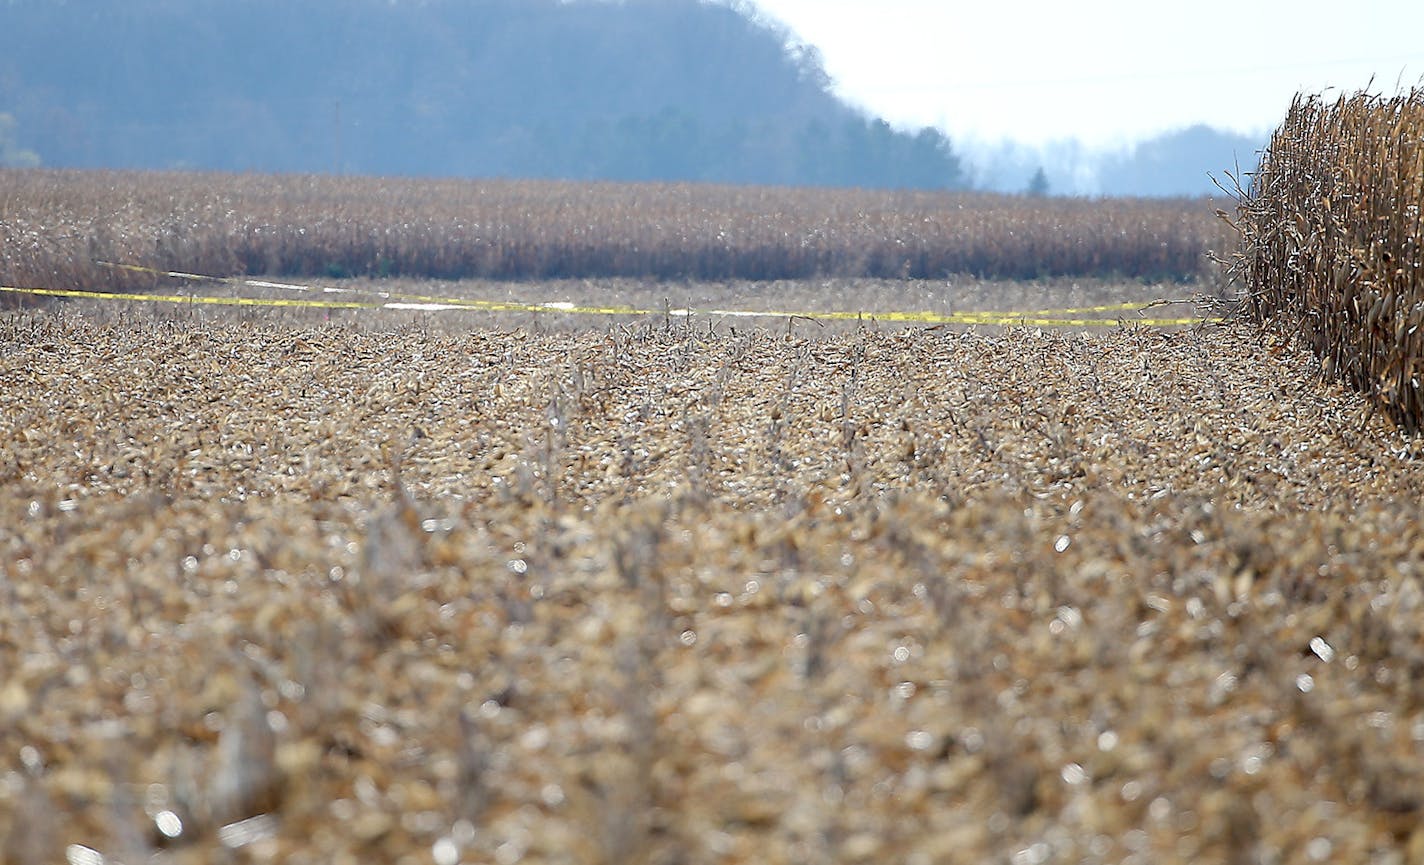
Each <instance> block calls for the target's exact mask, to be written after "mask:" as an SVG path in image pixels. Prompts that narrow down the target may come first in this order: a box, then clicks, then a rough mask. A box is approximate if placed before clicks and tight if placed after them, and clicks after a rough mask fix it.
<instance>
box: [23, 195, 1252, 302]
mask: <svg viewBox="0 0 1424 865" xmlns="http://www.w3.org/2000/svg"><path fill="white" fill-rule="evenodd" d="M1227 243H1228V237H1227V235H1226V233H1225V232H1224V230H1223V228H1222V227H1221V226H1220V225H1219V224H1218V223H1217V222H1216V221H1215V220H1214V219H1212V218H1211V209H1210V207H1209V206H1208V205H1207V203H1206V202H1205V201H1203V200H1198V199H1192V200H1166V201H1152V200H1141V201H1113V202H1097V201H1086V200H1072V199H1029V198H1021V197H1014V196H1002V195H989V194H951V193H912V192H901V193H895V192H872V191H857V190H815V189H776V188H750V187H717V186H703V185H658V184H621V185H620V184H589V183H563V182H553V181H549V182H540V181H478V182H477V181H463V180H411V179H404V180H398V179H377V178H355V177H316V176H286V177H272V176H259V175H216V174H157V173H118V172H77V171H33V170H27V171H19V170H12V171H0V285H12V286H22V287H35V288H60V289H68V288H79V289H119V290H134V289H148V288H152V287H153V286H154V285H155V284H156V282H155V279H154V277H152V276H148V275H143V274H138V273H134V272H132V271H122V270H115V269H112V268H104V267H99V266H96V265H95V263H94V262H95V260H96V259H98V260H106V261H119V262H126V263H130V264H140V265H146V266H150V267H156V268H160V269H175V270H183V271H189V272H198V273H204V274H210V275H231V274H242V273H246V274H267V275H286V276H407V277H427V278H439V279H457V278H471V277H479V278H497V279H548V278H564V277H576V278H590V277H655V278H660V279H701V280H723V279H743V280H773V279H799V278H807V277H877V278H897V279H898V278H940V277H943V276H946V275H949V274H968V275H974V276H977V277H981V278H997V279H1029V278H1040V277H1051V276H1095V277H1108V276H1116V277H1118V278H1126V279H1151V280H1190V279H1193V278H1195V277H1197V276H1198V275H1199V274H1200V273H1201V272H1202V269H1203V264H1204V260H1205V255H1206V253H1207V252H1208V250H1217V251H1220V250H1223V249H1225V248H1226V245H1227Z"/></svg>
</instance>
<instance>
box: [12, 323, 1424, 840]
mask: <svg viewBox="0 0 1424 865" xmlns="http://www.w3.org/2000/svg"><path fill="white" fill-rule="evenodd" d="M244 315H245V314H244ZM1268 343H1269V344H1268V345H1267V346H1266V348H1268V349H1269V350H1262V349H1261V348H1260V347H1259V337H1258V335H1257V334H1256V333H1254V332H1250V331H1247V330H1244V329H1241V328H1239V327H1232V328H1208V329H1204V330H1183V331H1176V332H1171V333H1159V332H1150V331H1141V330H1131V329H1123V330H1116V331H1111V332H1107V333H1102V334H1097V335H1092V336H1081V335H1072V334H1064V333H1054V332H1040V331H1031V330H1014V331H1010V332H1008V333H1005V334H1001V335H995V336H984V335H978V334H973V333H955V332H950V331H947V330H937V331H927V330H910V331H903V332H894V333H891V332H880V331H877V330H854V331H850V332H842V333H836V334H832V335H830V336H828V337H826V338H821V339H806V338H803V337H802V331H800V330H798V331H797V333H796V334H795V335H793V336H790V337H788V336H787V335H786V334H785V332H784V331H783V330H782V329H781V328H777V329H774V330H761V329H757V328H751V329H748V330H745V331H739V332H738V333H737V334H735V335H732V334H730V333H728V332H727V331H725V330H722V331H718V332H715V333H712V332H708V331H707V330H706V329H703V328H700V327H695V326H692V327H689V326H685V325H684V326H679V323H677V322H665V321H662V320H656V321H653V320H646V321H642V322H640V323H638V324H635V325H629V324H619V325H616V326H611V327H608V328H603V329H595V328H584V329H581V330H577V331H569V332H563V333H558V332H544V331H540V330H534V329H517V330H494V329H478V328H476V329H471V330H469V331H467V332H463V333H455V334H442V333H437V332H433V331H431V330H425V329H420V328H414V327H410V326H404V327H401V328H397V329H394V330H389V329H386V330H383V329H377V328H373V327H365V326H351V325H344V326H328V327H312V326H294V325H291V324H284V323H280V322H274V321H273V320H271V319H254V320H246V321H241V320H229V321H226V322H224V321H220V320H216V321H214V320H210V321H199V320H195V319H193V318H192V317H189V316H186V315H184V316H178V317H175V318H160V317H148V316H146V315H139V314H135V313H134V312H132V311H127V312H124V313H123V314H122V315H121V316H119V317H118V318H116V319H110V320H107V321H96V320H94V319H88V318H77V317H75V316H74V315H73V314H71V313H50V312H45V313H40V314H27V315H20V314H14V313H12V314H10V315H8V316H7V317H5V318H3V319H0V442H3V450H0V670H2V671H4V675H3V677H0V839H3V843H0V859H3V860H4V861H7V862H24V863H30V862H36V861H57V860H58V859H59V858H60V857H62V856H64V855H65V851H66V849H67V850H68V855H69V857H70V861H72V862H73V861H79V862H97V861H99V860H98V859H96V858H94V857H95V853H93V852H91V851H98V852H101V853H102V854H103V855H104V856H105V857H107V859H106V860H105V861H123V862H130V863H132V862H139V861H146V860H150V857H152V856H154V855H155V852H157V854H158V855H159V859H158V860H154V861H167V862H175V863H182V862H195V863H196V862H204V863H206V862H263V861H278V862H368V861H384V862H432V861H433V862H437V863H442V865H445V863H455V862H458V861H468V862H507V863H508V862H515V861H526V862H570V863H574V862H588V863H594V862H608V863H614V862H617V863H624V862H650V863H674V862H680V863H702V862H709V863H710V862H758V863H776V862H795V863H831V862H837V863H839V862H886V861H896V862H911V863H920V862H923V863H939V862H955V861H972V862H1002V863H1009V862H1012V863H1023V862H1053V861H1065V862H1115V863H1117V862H1137V863H1175V862H1193V863H1206V862H1219V863H1248V862H1282V863H1295V862H1310V861H1339V862H1374V863H1381V865H1384V863H1406V862H1416V861H1420V860H1421V858H1424V831H1422V830H1420V829H1419V826H1420V825H1421V820H1420V811H1421V808H1422V807H1424V771H1421V768H1420V767H1421V765H1424V762H1421V760H1420V759H1419V754H1420V749H1421V747H1424V744H1421V743H1424V632H1422V631H1421V623H1424V616H1421V613H1424V588H1421V579H1424V533H1421V529H1420V525H1419V522H1418V519H1417V502H1418V501H1419V499H1420V496H1421V493H1424V476H1421V473H1420V470H1419V467H1418V463H1417V462H1416V461H1414V459H1413V456H1412V454H1411V448H1410V446H1409V443H1408V442H1407V441H1406V440H1404V439H1402V438H1400V437H1399V435H1398V433H1397V432H1395V431H1394V430H1393V429H1392V428H1389V427H1387V426H1385V425H1384V424H1383V422H1382V420H1381V419H1379V418H1375V419H1371V420H1368V421H1363V420H1362V418H1363V415H1364V406H1363V403H1362V401H1361V399H1360V398H1358V397H1356V396H1355V395H1354V394H1353V393H1351V392H1347V391H1343V390H1340V389H1335V388H1330V387H1322V386H1320V385H1319V384H1317V383H1316V382H1315V381H1312V380H1310V379H1309V378H1306V377H1302V375H1301V373H1300V370H1301V367H1302V365H1304V364H1307V363H1308V359H1307V358H1302V357H1301V356H1299V354H1297V352H1296V351H1295V350H1294V349H1293V348H1292V347H1291V346H1290V345H1288V344H1286V343H1284V342H1281V343H1280V344H1275V343H1274V342H1270V341H1269V340H1268ZM170 836H171V837H170Z"/></svg>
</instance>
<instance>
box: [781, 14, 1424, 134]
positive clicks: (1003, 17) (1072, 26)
mask: <svg viewBox="0 0 1424 865" xmlns="http://www.w3.org/2000/svg"><path fill="white" fill-rule="evenodd" d="M755 2H756V5H757V6H758V7H760V8H761V9H762V10H764V12H766V13H767V14H768V15H769V16H770V17H771V18H773V19H776V20H778V21H780V22H781V23H783V24H785V25H787V26H788V27H790V28H791V29H792V30H793V31H794V32H795V33H796V34H797V35H798V36H799V37H800V38H801V39H802V40H803V41H805V42H809V43H811V44H813V45H815V46H817V47H818V48H819V49H820V51H821V53H822V58H823V60H824V63H825V67H826V71H827V72H829V73H830V75H831V77H832V78H834V79H835V80H836V82H837V84H838V87H837V92H838V93H840V94H841V95H842V96H844V97H846V98H847V99H849V100H851V101H852V102H855V103H858V104H861V105H864V106H866V107H868V108H870V109H871V110H873V111H874V112H875V113H876V114H879V115H880V116H883V117H885V118H887V119H888V120H890V121H891V122H893V123H896V124H907V125H909V124H913V125H917V126H921V125H934V126H939V127H941V128H943V129H946V130H947V131H949V132H950V133H951V135H952V136H953V137H960V138H974V139H979V140H994V139H999V138H1012V139H1016V140H1020V141H1023V142H1026V143H1043V142H1045V141H1049V140H1056V139H1065V138H1078V139H1080V140H1082V141H1084V142H1085V143H1089V144H1093V145H1107V144H1115V143H1120V142H1124V141H1126V140H1131V139H1136V138H1142V137H1145V136H1148V135H1151V134H1155V133H1158V132H1162V131H1166V130H1168V129H1174V128H1179V127H1183V126H1189V125H1191V124H1193V123H1198V122H1205V123H1210V124H1212V125H1215V126H1219V127H1223V128H1227V129H1233V130H1236V131H1241V132H1257V131H1261V132H1265V131H1269V130H1270V129H1272V128H1274V127H1275V125H1276V124H1277V123H1278V122H1279V121H1280V119H1281V117H1282V116H1283V115H1284V114H1285V111H1286V108H1287V107H1288V106H1289V105H1290V100H1291V97H1292V96H1293V95H1294V94H1295V93H1296V91H1297V90H1307V91H1312V92H1318V91H1321V90H1323V89H1325V88H1329V87H1334V88H1336V89H1337V91H1338V90H1339V89H1344V90H1347V91H1351V92H1353V91H1355V90H1358V89H1360V88H1362V87H1364V86H1365V85H1366V84H1367V83H1368V82H1369V81H1370V77H1371V76H1372V75H1373V76H1374V79H1375V85H1374V89H1376V90H1383V91H1385V92H1387V93H1393V92H1395V89H1396V83H1397V82H1399V81H1401V80H1402V82H1403V84H1404V85H1405V86H1406V87H1408V86H1409V85H1418V84H1420V83H1421V81H1424V0H1357V2H1354V3H1348V4H1347V3H1344V2H1341V0H1291V2H1278V0H1267V2H1258V0H1177V2H1174V3H1155V2H1143V0H1076V2H1073V0H1007V2H1005V0H977V2H963V0H755Z"/></svg>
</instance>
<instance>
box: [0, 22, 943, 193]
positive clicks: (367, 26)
mask: <svg viewBox="0 0 1424 865" xmlns="http://www.w3.org/2000/svg"><path fill="white" fill-rule="evenodd" d="M0 110H4V111H6V112H8V113H9V114H11V115H12V116H13V118H14V121H15V126H16V128H17V129H18V130H19V134H20V136H21V137H22V138H23V140H24V141H25V142H26V146H27V147H28V148H29V150H31V151H33V152H35V153H37V154H38V155H39V157H41V158H42V159H43V161H44V162H45V164H48V165H54V166H105V167H139V168H174V167H179V168H181V167H191V168H204V169H221V170H262V171H300V172H345V173H365V174H408V175H454V176H504V177H551V178H570V179H594V178H599V179H615V180H703V181H716V182H732V183H763V184H807V185H822V186H865V187H907V188H959V187H962V186H963V185H964V181H965V178H964V174H963V172H962V171H961V166H960V162H959V159H958V158H957V156H956V154H955V153H954V151H953V149H952V148H951V146H950V142H949V141H948V140H947V139H946V138H945V137H944V136H943V135H942V134H940V133H939V132H937V131H935V130H931V129H925V130H921V131H918V132H915V131H901V130H896V129H893V128H891V127H889V126H888V125H886V124H885V123H884V122H882V121H880V120H877V119H875V118H873V117H868V116H866V115H864V114H863V113H862V112H860V111H858V110H856V109H853V108H851V107H850V106H847V105H846V104H844V103H842V102H840V101H839V100H838V99H836V98H835V96H834V95H833V94H832V93H831V92H830V82H829V79H828V78H827V76H826V74H825V72H824V70H823V68H822V67H821V64H820V60H819V57H818V56H817V55H816V53H815V51H814V50H810V49H805V48H800V47H797V46H796V45H795V44H794V42H793V40H792V39H791V38H790V34H788V33H787V32H785V31H783V30H781V29H778V28H777V27H775V26H772V25H769V24H767V23H766V22H765V21H764V20H761V19H760V18H759V17H758V16H757V15H756V14H755V12H754V10H753V9H752V8H751V7H750V6H749V5H746V4H744V3H742V2H740V0H729V2H708V0H624V2H620V3H607V2H594V0H581V2H561V0H303V2H300V3H293V2H290V0H126V2H124V3H114V2H111V0H0ZM12 135H13V132H12Z"/></svg>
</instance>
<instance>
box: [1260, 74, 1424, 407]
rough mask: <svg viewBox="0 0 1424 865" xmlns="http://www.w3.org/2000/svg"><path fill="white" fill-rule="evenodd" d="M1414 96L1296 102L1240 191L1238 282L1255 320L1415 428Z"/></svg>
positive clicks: (1423, 389)
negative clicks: (1298, 343) (1300, 345)
mask: <svg viewBox="0 0 1424 865" xmlns="http://www.w3.org/2000/svg"><path fill="white" fill-rule="evenodd" d="M1421 142H1424V91H1421V90H1419V89H1414V90H1410V91H1409V92H1408V93H1403V94H1400V95H1398V96H1394V97H1390V98H1381V97H1378V96H1373V95H1369V94H1366V93H1357V94H1354V95H1348V96H1341V97H1340V98H1339V99H1337V100H1336V101H1334V102H1333V103H1327V102H1326V101H1324V100H1323V99H1322V98H1321V97H1318V96H1298V97H1297V98H1296V99H1295V101H1294V102H1293V103H1292V105H1291V109H1290V112H1289V113H1288V114H1287V115H1286V119H1285V121H1284V122H1283V123H1282V124H1281V126H1280V127H1279V128H1278V129H1277V130H1276V132H1275V135H1274V136H1273V137H1272V139H1271V143H1270V146H1269V147H1268V149H1267V150H1266V152H1265V154H1264V156H1263V158H1262V161H1261V166H1260V170H1259V172H1258V173H1257V175H1256V176H1255V178H1254V179H1253V180H1252V182H1251V184H1250V189H1249V190H1248V191H1247V192H1246V193H1245V194H1244V195H1243V197H1242V201H1241V206H1240V208H1239V211H1240V212H1239V221H1238V222H1237V224H1236V227H1237V228H1238V229H1239V230H1240V233H1241V239H1242V244H1241V254H1240V256H1239V258H1238V260H1237V261H1236V263H1235V267H1236V269H1237V274H1238V276H1239V277H1240V278H1241V281H1242V282H1243V284H1244V286H1245V288H1246V289H1247V290H1248V292H1249V293H1248V295H1247V300H1246V308H1247V309H1248V310H1249V312H1250V314H1251V315H1252V316H1253V317H1254V318H1255V319H1256V320H1258V321H1262V322H1271V323H1272V324H1273V325H1275V326H1276V327H1277V328H1278V329H1280V330H1281V331H1283V332H1291V333H1294V334H1296V335H1298V337H1299V338H1300V339H1301V340H1302V341H1303V342H1304V343H1305V344H1306V345H1307V346H1309V347H1310V348H1311V350H1312V351H1313V352H1314V353H1315V355H1316V356H1317V357H1318V358H1320V360H1321V363H1322V365H1323V367H1324V371H1325V373H1326V374H1327V375H1331V376H1334V377H1339V378H1340V379H1342V380H1344V381H1345V382H1347V383H1348V384H1349V385H1351V386H1352V387H1355V388H1357V389H1359V390H1361V391H1363V392H1365V393H1368V394H1371V395H1372V396H1373V397H1374V404H1375V405H1378V406H1379V407H1381V408H1383V410H1384V411H1385V413H1386V414H1388V415H1389V416H1390V417H1391V418H1392V419H1394V420H1395V421H1396V422H1397V423H1399V424H1400V425H1401V426H1403V427H1404V428H1405V429H1407V430H1409V431H1411V432H1419V431H1420V430H1421V429H1424V332H1421V325H1424V270H1421V268H1424V252H1421V249H1420V245H1421V243H1422V242H1424V216H1421V214H1420V208H1421V207H1424V143H1421Z"/></svg>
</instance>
